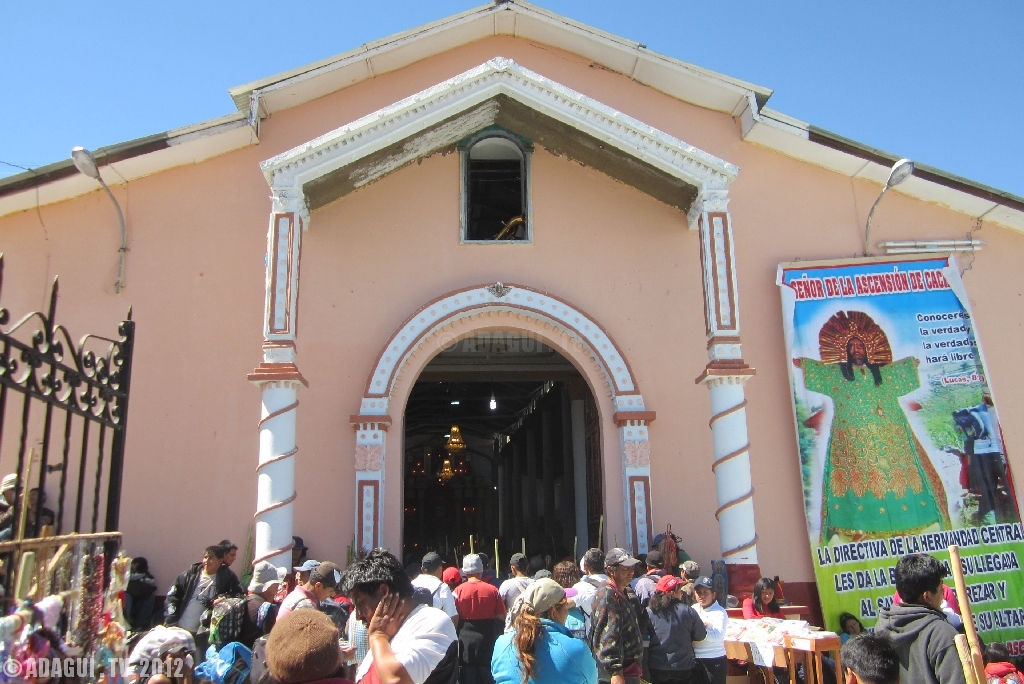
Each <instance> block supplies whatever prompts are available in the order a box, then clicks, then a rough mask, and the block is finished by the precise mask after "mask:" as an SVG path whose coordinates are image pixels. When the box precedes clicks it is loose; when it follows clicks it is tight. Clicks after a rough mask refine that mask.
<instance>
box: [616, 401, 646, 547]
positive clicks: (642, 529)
mask: <svg viewBox="0 0 1024 684" xmlns="http://www.w3.org/2000/svg"><path fill="white" fill-rule="evenodd" d="M619 444H620V448H621V450H622V489H623V492H622V493H623V503H624V504H625V514H626V529H627V530H628V531H629V540H628V541H627V542H626V543H627V544H628V549H629V551H631V552H632V553H634V554H637V553H647V552H648V551H649V550H650V541H651V539H652V535H653V533H654V532H653V530H654V521H653V520H652V510H653V507H654V506H653V501H652V500H651V442H650V439H649V428H648V426H647V424H646V421H644V420H629V421H625V423H624V424H621V425H620V426H619Z"/></svg>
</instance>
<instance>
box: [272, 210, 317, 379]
mask: <svg viewBox="0 0 1024 684" xmlns="http://www.w3.org/2000/svg"><path fill="white" fill-rule="evenodd" d="M276 197H277V196H276V195H275V198H276ZM298 202H299V203H300V204H301V207H299V206H297V204H296V203H289V204H288V206H292V207H294V208H297V209H303V210H304V207H305V202H304V201H302V200H301V198H300V199H299V200H298ZM274 203H275V206H277V205H278V202H277V199H275V202H274ZM282 206H283V205H282ZM303 222H304V223H305V224H306V225H308V223H309V220H308V214H306V219H305V220H304V219H303V218H302V214H301V212H298V211H289V212H277V211H275V212H273V213H271V214H270V228H269V229H268V231H267V256H266V261H267V266H266V269H267V270H266V278H265V281H264V285H265V288H266V289H265V299H264V302H265V304H264V317H263V339H264V340H267V341H268V342H274V341H276V342H294V341H295V327H296V314H297V312H298V304H299V254H300V253H301V250H302V229H301V227H302V225H303ZM265 346H266V345H265ZM282 355H284V356H288V354H287V353H285V352H282ZM290 355H291V359H290V360H291V361H294V348H293V350H292V352H291V354H290ZM266 356H267V352H266V349H264V357H265V358H266ZM272 356H273V354H272Z"/></svg>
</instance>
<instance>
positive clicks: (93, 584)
mask: <svg viewBox="0 0 1024 684" xmlns="http://www.w3.org/2000/svg"><path fill="white" fill-rule="evenodd" d="M103 566H104V558H103V554H102V553H96V554H88V553H87V554H85V555H83V556H82V564H81V566H80V568H81V569H80V572H79V576H80V578H81V583H82V584H81V589H80V591H81V593H80V594H79V597H78V609H77V611H76V615H75V622H74V627H73V628H72V630H71V633H70V634H69V635H68V636H69V639H68V641H70V642H71V643H72V644H74V645H75V646H78V647H79V648H81V649H82V655H84V656H88V655H91V654H92V653H93V652H94V649H95V647H96V645H97V639H98V637H99V634H100V631H101V628H102V626H103Z"/></svg>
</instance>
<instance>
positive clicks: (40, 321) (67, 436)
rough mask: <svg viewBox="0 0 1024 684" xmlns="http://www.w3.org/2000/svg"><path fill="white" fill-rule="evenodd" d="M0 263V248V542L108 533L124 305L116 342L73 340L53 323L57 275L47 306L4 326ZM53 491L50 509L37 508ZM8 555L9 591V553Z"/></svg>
mask: <svg viewBox="0 0 1024 684" xmlns="http://www.w3.org/2000/svg"><path fill="white" fill-rule="evenodd" d="M3 266H4V263H3V254H0V468H2V469H3V473H4V474H7V473H11V471H13V473H12V475H13V479H14V488H13V492H11V491H8V493H7V495H6V497H3V496H0V509H5V510H3V512H0V540H2V541H8V540H18V539H27V538H30V537H39V536H40V535H42V534H46V533H49V534H56V535H61V534H67V533H95V532H99V531H105V532H110V531H116V530H117V528H118V516H119V513H120V503H121V471H122V468H123V465H124V445H125V428H126V425H127V418H128V389H129V385H130V380H131V371H132V348H133V344H134V339H135V323H134V322H133V321H132V320H131V318H132V313H131V309H129V310H128V316H127V317H126V319H125V320H124V321H122V322H121V324H120V326H119V327H118V331H117V336H116V337H117V339H110V338H106V337H101V336H98V335H85V336H83V337H82V338H81V339H80V340H79V341H78V343H77V344H75V343H74V341H73V340H72V338H71V334H70V333H69V332H68V330H67V329H66V328H65V327H64V326H63V325H60V324H59V323H57V321H56V313H57V295H58V283H57V279H56V278H55V279H54V281H53V287H52V289H51V290H50V301H49V306H48V309H47V311H46V312H45V313H43V312H39V311H35V312H32V313H29V314H26V315H25V316H23V317H22V318H20V319H18V320H17V322H15V323H13V324H11V325H9V326H8V324H9V321H10V319H11V316H10V313H9V312H8V310H7V309H6V308H3V306H2V295H3ZM11 477H12V476H11V475H8V479H10V478H11ZM55 481H56V482H55ZM7 484H8V487H6V488H7V489H8V490H10V487H9V483H7ZM69 488H70V490H71V491H70V493H69V492H68V489H69ZM54 490H56V494H57V499H56V502H55V503H56V510H55V511H53V510H48V509H47V508H46V505H45V504H46V493H47V492H50V493H53V492H54ZM26 494H27V496H26ZM40 494H41V495H40ZM69 494H70V495H69ZM8 498H10V499H11V500H10V501H8V500H7V499H8ZM5 507H6V508H5ZM33 509H34V510H33ZM101 510H102V516H103V517H102V519H101V518H100V516H101ZM51 518H52V529H48V525H47V523H48V521H49V520H51ZM8 523H10V524H9V525H8ZM109 550H110V551H113V549H109ZM109 557H110V556H109V555H108V558H109ZM7 560H8V562H7V568H6V572H5V573H4V584H5V588H6V589H7V590H8V591H7V595H8V596H10V595H11V593H10V589H11V587H10V583H11V580H12V577H13V575H14V573H13V572H11V570H12V568H11V567H10V561H11V560H13V559H10V558H9V559H7Z"/></svg>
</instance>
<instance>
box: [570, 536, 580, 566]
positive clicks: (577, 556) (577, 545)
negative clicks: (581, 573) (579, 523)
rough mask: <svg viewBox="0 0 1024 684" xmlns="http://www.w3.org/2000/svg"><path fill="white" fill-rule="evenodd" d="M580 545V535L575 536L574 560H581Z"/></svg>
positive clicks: (573, 546)
mask: <svg viewBox="0 0 1024 684" xmlns="http://www.w3.org/2000/svg"><path fill="white" fill-rule="evenodd" d="M579 546H580V538H579V537H578V536H576V537H573V538H572V558H573V560H579V558H580V554H579V551H580V549H579Z"/></svg>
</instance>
